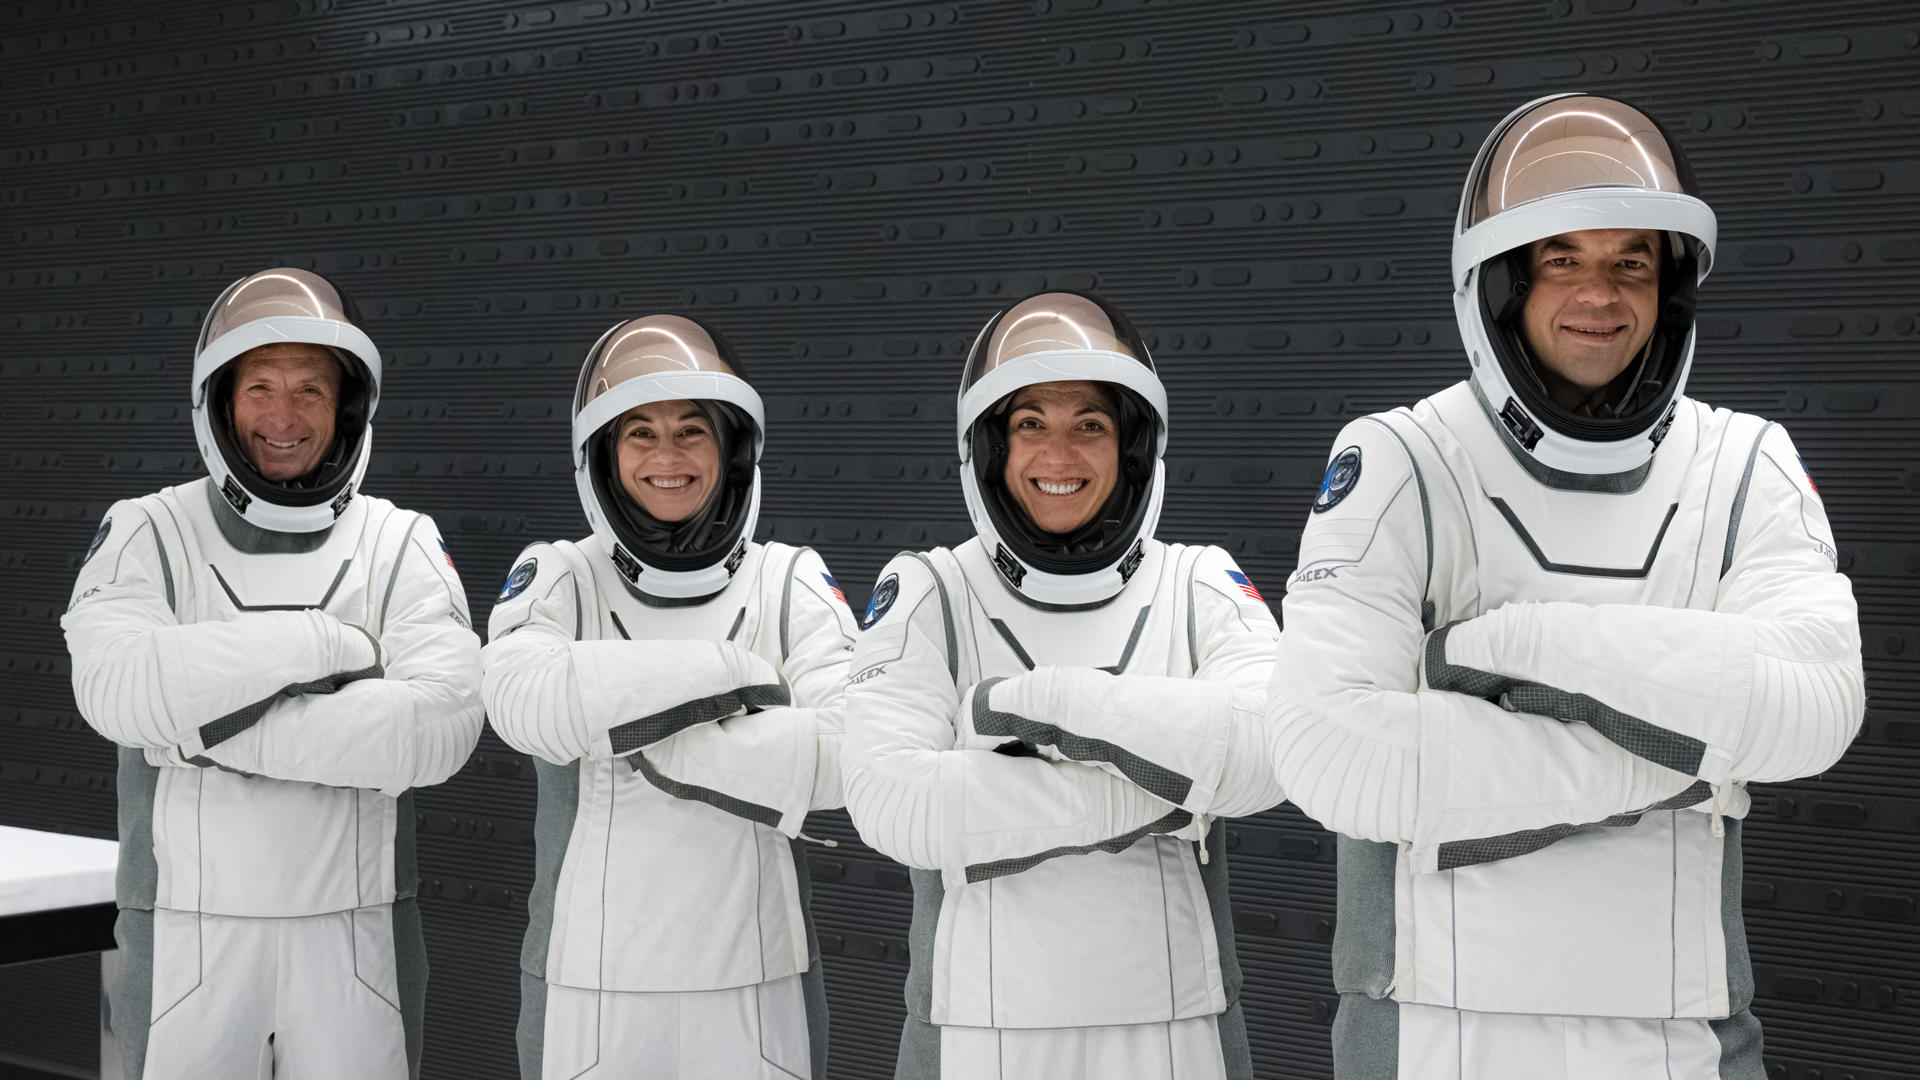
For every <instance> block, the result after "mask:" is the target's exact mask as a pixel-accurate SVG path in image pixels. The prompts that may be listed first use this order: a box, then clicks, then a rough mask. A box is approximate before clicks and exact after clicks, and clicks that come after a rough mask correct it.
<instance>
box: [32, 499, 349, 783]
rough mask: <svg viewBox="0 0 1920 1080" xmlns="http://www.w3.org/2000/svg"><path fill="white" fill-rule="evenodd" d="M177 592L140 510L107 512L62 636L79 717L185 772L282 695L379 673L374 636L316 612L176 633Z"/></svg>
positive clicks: (269, 614) (257, 615)
mask: <svg viewBox="0 0 1920 1080" xmlns="http://www.w3.org/2000/svg"><path fill="white" fill-rule="evenodd" d="M179 584H184V583H179ZM175 587H176V582H175V581H174V577H173V570H172V567H171V566H170V565H169V563H168V561H167V554H166V552H165V550H164V548H163V546H162V543H161V540H160V537H159V535H158V526H157V525H156V524H155V522H154V521H153V520H152V519H150V518H149V517H148V516H147V513H146V511H145V510H144V509H142V507H141V506H140V505H139V504H138V503H137V502H133V501H123V502H118V503H115V504H114V505H113V506H112V507H111V508H110V509H109V510H108V511H107V517H106V520H105V521H103V522H102V523H101V526H100V532H99V534H98V535H97V536H96V538H95V546H94V548H93V550H92V553H91V554H90V556H89V557H88V558H87V560H86V562H85V563H84V564H83V565H82V566H81V569H80V577H79V580H78V581H76V582H75V583H74V587H73V602H72V604H71V606H70V607H69V608H68V609H67V613H66V615H65V616H63V617H62V618H61V620H60V626H61V629H62V630H64V631H65V632H66V638H67V649H68V651H69V652H70V653H71V655H72V658H73V694H74V700H75V702H76V703H77V704H78V705H79V708H80V715H81V716H83V717H85V718H86V721H87V723H88V724H90V725H92V726H93V728H94V729H95V730H96V731H98V732H100V734H102V735H105V736H106V737H107V738H109V739H112V740H113V741H114V742H116V743H119V744H120V745H122V746H131V747H138V748H142V749H147V750H152V751H157V752H161V754H160V756H162V757H163V758H165V759H166V760H179V761H181V762H182V763H184V758H185V757H191V756H194V755H197V754H199V753H200V752H201V751H202V750H203V749H204V747H205V743H206V742H207V741H210V740H211V741H218V740H219V739H220V738H221V737H222V735H223V733H224V732H226V731H228V730H231V729H232V728H234V727H236V726H244V724H247V723H251V722H253V720H254V719H255V718H257V717H258V716H259V715H260V714H261V713H262V711H264V710H265V709H266V708H268V707H269V706H270V705H271V704H272V703H273V702H275V701H277V700H280V699H282V698H283V697H285V696H286V695H289V694H303V693H312V694H321V693H326V692H328V691H331V690H335V689H337V688H339V687H340V686H343V685H346V684H347V683H349V682H351V681H353V680H356V679H361V680H364V679H368V678H372V677H378V676H379V675H380V673H381V668H380V656H379V649H378V646H377V644H376V642H375V641H374V639H373V636H372V635H371V634H370V633H368V632H367V631H364V630H362V629H360V628H358V627H354V626H349V625H347V624H346V623H343V622H341V621H340V620H338V619H336V618H334V617H333V616H332V615H329V614H327V613H326V612H324V611H317V610H311V609H308V610H300V611H253V612H241V613H239V614H237V615H235V616H234V617H233V618H231V619H227V620H223V621H218V622H200V623H189V624H186V625H182V624H181V623H180V622H179V620H178V619H177V618H176V617H175V615H174V599H175V597H174V589H175ZM176 748H177V751H178V753H177V755H176V754H175V751H176Z"/></svg>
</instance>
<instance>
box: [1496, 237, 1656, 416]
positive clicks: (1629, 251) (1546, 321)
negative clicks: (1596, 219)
mask: <svg viewBox="0 0 1920 1080" xmlns="http://www.w3.org/2000/svg"><path fill="white" fill-rule="evenodd" d="M1660 242H1661V238H1660V234H1659V233H1657V232H1654V231H1653V230H1651V229H1586V230H1582V231H1580V232H1570V233H1561V234H1560V235H1559V236H1550V237H1548V238H1547V239H1545V240H1536V241H1534V243H1533V246H1532V248H1531V249H1530V251H1529V252H1528V257H1529V258H1528V261H1529V263H1530V264H1531V270H1530V277H1531V281H1532V288H1531V289H1530V290H1529V291H1528V293H1527V301H1526V307H1525V309H1524V310H1523V311H1522V313H1521V324H1522V326H1523V327H1524V328H1525V330H1526V335H1527V344H1528V345H1529V346H1530V347H1531V348H1532V349H1533V355H1534V356H1535V357H1536V358H1537V359H1538V360H1539V362H1540V381H1541V382H1542V383H1543V384H1544V385H1545V386H1546V389H1547V396H1548V397H1549V398H1551V399H1553V402H1554V404H1556V405H1559V406H1560V407H1561V408H1564V409H1576V408H1578V407H1580V406H1581V405H1592V404H1599V403H1601V402H1600V399H1601V397H1602V396H1603V395H1604V393H1605V391H1606V388H1607V385H1608V384H1609V383H1611V382H1613V380H1614V379H1616V378H1618V377H1619V375H1620V373H1621V372H1623V371H1625V370H1626V369H1627V365H1629V364H1631V363H1632V362H1633V359H1634V357H1636V356H1639V355H1640V350H1641V349H1642V348H1645V347H1646V344H1647V339H1648V338H1650V337H1652V336H1653V327H1654V321H1655V320H1656V318H1657V317H1658V315H1659V311H1660Z"/></svg>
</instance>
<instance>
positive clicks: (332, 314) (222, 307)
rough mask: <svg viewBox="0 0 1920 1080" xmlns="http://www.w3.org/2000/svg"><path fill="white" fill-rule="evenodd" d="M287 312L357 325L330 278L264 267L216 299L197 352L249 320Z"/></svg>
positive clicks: (203, 327)
mask: <svg viewBox="0 0 1920 1080" xmlns="http://www.w3.org/2000/svg"><path fill="white" fill-rule="evenodd" d="M287 315H291V316H298V317H303V318H309V319H330V320H332V321H334V322H339V323H345V324H347V325H348V326H353V325H355V323H354V320H353V319H352V318H350V317H349V316H348V314H347V305H346V301H344V300H343V299H341V297H340V293H339V291H338V290H336V289H335V288H334V287H333V286H332V285H331V284H329V283H328V281H327V279H326V278H323V277H321V276H320V275H318V274H314V273H309V272H308V271H305V270H294V269H290V268H287V267H280V268H277V269H273V270H262V271H260V272H259V273H257V274H249V275H247V276H246V277H243V278H241V279H240V280H239V281H236V282H234V283H233V284H232V285H230V286H228V287H227V291H226V292H224V293H221V294H220V299H218V300H216V301H214V303H213V310H212V311H210V312H208V313H207V320H206V322H205V323H204V324H202V326H201V327H200V344H199V346H198V347H197V348H196V349H195V350H194V352H195V353H196V354H198V353H200V352H203V351H205V349H206V347H207V345H208V343H209V342H214V341H218V340H220V338H222V337H224V336H225V335H226V334H227V333H228V332H230V331H232V330H234V329H235V328H237V327H240V326H244V325H246V324H247V323H250V322H254V321H256V320H259V319H271V318H276V317H279V316H287Z"/></svg>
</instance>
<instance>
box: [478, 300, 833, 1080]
mask: <svg viewBox="0 0 1920 1080" xmlns="http://www.w3.org/2000/svg"><path fill="white" fill-rule="evenodd" d="M652 403H678V404H682V405H686V406H688V407H690V408H692V409H695V410H697V411H696V412H694V413H693V414H691V415H693V416H694V417H695V418H696V423H699V424H700V425H701V426H700V428H699V431H700V432H704V434H702V435H701V438H703V439H717V442H718V456H717V459H716V460H717V463H718V464H717V467H718V469H719V470H720V475H719V476H717V477H714V478H713V480H714V487H713V489H712V492H711V494H710V495H709V496H708V497H707V498H706V500H705V502H704V504H703V505H701V507H700V509H699V510H698V511H697V512H695V513H693V514H692V515H690V516H688V517H687V518H685V519H684V520H678V521H664V520H660V519H656V518H654V517H653V516H652V515H651V514H649V513H648V511H647V510H646V509H645V507H643V506H642V505H641V503H640V502H639V501H638V500H637V499H636V498H635V497H633V496H632V495H631V494H629V491H630V490H631V489H630V488H624V489H623V486H622V484H623V480H624V479H626V478H624V477H623V475H622V473H623V472H624V471H625V469H624V467H623V466H622V465H621V464H620V461H621V459H620V458H619V457H618V449H617V443H618V441H619V440H620V439H622V438H625V437H626V436H624V435H623V434H622V433H621V430H620V429H621V424H622V418H623V416H627V415H629V414H630V411H631V410H636V409H637V408H638V407H641V406H647V405H649V404H652ZM573 415H574V419H573V454H574V465H575V469H576V476H577V481H578V490H579V494H580V502H581V505H582V507H583V508H584V509H585V511H586V514H587V518H588V520H589V521H590V522H591V523H592V526H593V535H592V536H589V537H587V538H586V539H584V540H581V541H579V542H577V543H569V542H567V541H556V542H554V543H551V544H534V545H532V546H531V547H529V548H527V550H526V551H525V552H523V553H522V554H521V556H520V558H519V559H518V560H516V562H515V565H514V569H513V571H512V573H511V574H510V575H509V576H508V578H507V583H506V587H505V589H504V590H503V591H502V592H501V594H500V599H499V602H498V603H497V604H496V605H495V607H494V609H493V614H492V617H491V618H490V619H489V620H488V637H489V644H488V645H487V647H486V649H485V652H484V658H483V662H484V666H485V669H486V675H485V680H484V691H483V693H484V696H485V699H486V703H487V712H488V715H489V717H490V718H491V721H492V723H493V726H494V729H495V730H496V731H498V732H499V733H500V737H501V738H503V739H505V740H506V741H507V742H508V743H509V744H511V745H513V746H515V747H517V748H519V749H521V750H524V751H526V752H527V753H529V754H531V755H533V756H534V758H535V766H536V769H537V771H538V775H539V784H540V801H539V809H538V817H537V821H536V824H535V830H534V831H535V840H536V843H537V847H538V856H537V860H536V875H535V883H534V889H533V894H532V896H531V898H530V900H529V902H528V908H529V910H530V914H531V919H530V925H529V926H528V928H527V935H526V944H525V948H524V949H523V950H522V952H521V971H522V974H521V986H522V1000H521V1016H520V1029H519V1041H520V1056H521V1075H523V1076H525V1077H528V1078H529V1080H533V1078H538V1077H546V1078H548V1080H565V1078H571V1077H576V1076H582V1077H603V1076H604V1077H622V1078H625V1077H659V1078H674V1077H683V1078H686V1080H699V1078H705V1077H733V1078H741V1080H751V1078H755V1077H762V1078H766V1080H775V1078H790V1077H808V1076H812V1077H824V1076H825V1075H826V1073H825V1061H826V1049H827V1044H826V1028H825V1025H826V1011H825V1010H826V999H825V994H824V990H823V986H822V983H821V981H820V963H819V955H820V954H819V950H818V948H817V946H816V945H815V943H814V936H813V931H812V922H811V918H810V916H809V914H808V911H807V904H808V894H809V889H808V883H807V876H806V858H805V855H804V852H802V851H800V850H799V846H798V842H797V840H796V838H797V837H799V836H800V827H801V823H802V821H803V819H804V818H805V817H806V814H807V811H808V810H812V809H827V808H831V807H837V806H839V805H840V804H841V797H840V731H841V718H840V708H841V704H842V698H843V696H844V693H845V679H846V671H847V662H848V660H849V658H850V657H851V655H852V654H851V649H852V646H853V641H854V637H855V635H856V633H857V629H856V627H855V625H854V622H853V616H852V615H851V614H850V613H849V612H848V610H847V606H846V600H845V598H844V597H843V596H842V595H841V593H840V591H839V588H838V586H837V585H836V584H835V583H834V580H833V577H832V576H831V575H830V574H829V573H828V572H827V568H826V566H825V565H824V564H823V563H822V562H821V560H820V557H819V556H818V555H816V554H815V553H814V552H813V551H812V550H810V549H807V548H794V547H789V546H787V545H785V544H777V543H769V544H764V545H763V544H757V543H754V542H753V539H752V537H753V527H754V522H755V520H756V518H757V517H758V514H759V505H760V473H759V466H758V462H759V458H760V448H761V443H762V439H763V432H764V429H765V420H764V412H763V410H762V407H761V403H760V397H759V395H758V394H756V393H755V392H754V391H753V388H752V387H750V386H749V385H747V383H746V381H745V380H743V379H741V378H740V377H739V376H738V375H736V374H735V373H734V364H733V363H731V362H730V358H729V356H728V354H727V352H726V350H725V349H724V348H723V347H722V346H721V345H720V344H719V343H717V342H716V341H715V339H714V338H713V337H712V335H710V334H709V333H708V332H707V331H706V330H705V329H703V328H702V327H701V326H700V325H699V324H697V323H695V322H693V321H691V320H689V319H684V318H681V317H678V316H673V315H655V316H650V317H647V318H642V319H632V320H628V321H626V322H623V323H621V324H619V325H618V326H615V327H614V328H613V329H612V330H609V331H608V332H607V334H606V335H605V336H604V337H602V338H601V340H600V342H599V343H598V344H597V345H595V347H594V349H593V351H592V353H591V354H589V356H588V357H587V361H586V364H585V366H584V367H583V369H582V371H581V375H580V382H579V387H578V390H577V393H576V395H575V399H574V410H573ZM708 428H710V429H711V430H710V431H709V430H708ZM690 468H691V466H690ZM698 479H699V478H696V480H698ZM676 482H677V481H676Z"/></svg>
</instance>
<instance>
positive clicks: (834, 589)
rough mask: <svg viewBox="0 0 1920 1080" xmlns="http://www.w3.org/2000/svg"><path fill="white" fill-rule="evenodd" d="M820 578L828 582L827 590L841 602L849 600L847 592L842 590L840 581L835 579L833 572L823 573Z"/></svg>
mask: <svg viewBox="0 0 1920 1080" xmlns="http://www.w3.org/2000/svg"><path fill="white" fill-rule="evenodd" d="M820 580H821V581H824V582H826V583H827V592H828V593H829V594H830V595H831V596H832V597H833V598H834V599H835V600H838V601H840V602H841V603H843V604H844V603H846V602H847V594H846V593H843V592H841V591H840V583H839V582H837V581H835V580H833V575H832V574H821V575H820Z"/></svg>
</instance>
